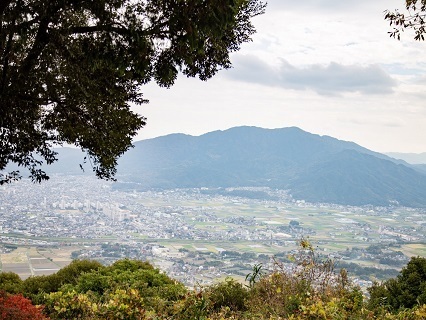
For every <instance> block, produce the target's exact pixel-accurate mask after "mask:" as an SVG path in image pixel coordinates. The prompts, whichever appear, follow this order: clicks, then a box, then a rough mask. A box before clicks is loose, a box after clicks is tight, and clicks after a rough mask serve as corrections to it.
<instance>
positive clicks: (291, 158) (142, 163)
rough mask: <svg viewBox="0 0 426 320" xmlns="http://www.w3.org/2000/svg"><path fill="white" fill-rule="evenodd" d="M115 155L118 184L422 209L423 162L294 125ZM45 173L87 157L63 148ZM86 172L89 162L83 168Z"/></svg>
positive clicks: (166, 140)
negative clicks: (277, 192)
mask: <svg viewBox="0 0 426 320" xmlns="http://www.w3.org/2000/svg"><path fill="white" fill-rule="evenodd" d="M134 145H135V147H134V148H133V149H131V150H129V151H128V152H127V153H125V154H124V155H123V157H122V158H121V159H119V165H118V174H117V179H118V183H117V184H116V187H117V188H128V189H130V190H134V189H136V190H147V189H149V188H159V189H167V188H193V187H210V188H218V187H256V186H263V187H271V188H278V189H288V190H290V193H291V194H292V195H293V197H294V198H295V199H300V200H307V201H310V202H328V203H338V204H344V205H367V204H372V205H381V206H387V205H389V204H400V205H404V206H411V207H426V174H425V171H424V168H423V167H422V166H419V165H417V166H415V165H410V164H408V163H406V162H405V161H403V160H397V159H393V158H391V157H389V156H386V155H384V154H380V153H377V152H374V151H371V150H368V149H366V148H364V147H362V146H359V145H357V144H355V143H353V142H348V141H341V140H338V139H335V138H332V137H329V136H320V135H316V134H311V133H308V132H305V131H303V130H301V129H299V128H296V127H290V128H281V129H263V128H258V127H235V128H231V129H228V130H224V131H213V132H209V133H206V134H203V135H201V136H190V135H185V134H170V135H167V136H162V137H158V138H154V139H148V140H142V141H137V142H135V144H134ZM58 151H59V159H60V160H59V161H58V163H55V164H54V165H52V166H49V167H46V171H47V172H48V174H51V173H63V174H81V173H82V171H81V169H80V167H79V164H80V163H81V162H82V160H83V157H84V154H82V153H81V151H79V150H77V149H67V148H63V149H60V150H58ZM84 167H85V170H86V173H89V174H91V169H90V164H88V163H87V164H85V165H84Z"/></svg>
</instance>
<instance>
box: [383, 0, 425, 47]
mask: <svg viewBox="0 0 426 320" xmlns="http://www.w3.org/2000/svg"><path fill="white" fill-rule="evenodd" d="M405 8H406V10H407V11H408V12H407V13H402V12H400V11H398V10H395V11H389V10H388V11H386V12H385V19H386V20H388V21H389V23H390V25H391V26H393V31H390V32H389V35H390V36H391V37H393V38H397V39H398V40H400V39H401V32H403V31H404V30H405V29H412V30H413V31H414V39H415V40H419V41H420V40H422V41H424V40H425V33H426V29H425V19H426V0H406V1H405Z"/></svg>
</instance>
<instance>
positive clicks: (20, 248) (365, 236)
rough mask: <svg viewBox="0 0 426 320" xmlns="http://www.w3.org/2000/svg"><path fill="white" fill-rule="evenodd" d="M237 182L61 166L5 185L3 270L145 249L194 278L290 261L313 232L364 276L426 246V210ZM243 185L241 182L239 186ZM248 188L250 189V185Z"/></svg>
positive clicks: (164, 265) (48, 268)
mask: <svg viewBox="0 0 426 320" xmlns="http://www.w3.org/2000/svg"><path fill="white" fill-rule="evenodd" d="M239 190H240V191H241V190H247V191H251V193H250V192H248V193H247V194H248V195H259V194H266V195H268V197H267V200H265V199H257V198H246V197H236V196H235V195H233V196H227V193H229V194H230V195H232V194H235V193H233V191H235V189H233V188H228V189H226V190H221V192H220V193H218V192H215V190H209V189H205V188H192V189H173V190H156V191H154V190H152V191H146V192H124V191H119V190H115V188H113V183H112V182H105V181H101V180H97V179H95V178H93V177H88V176H54V177H52V179H51V180H50V181H48V182H45V183H42V184H39V185H38V184H37V185H35V184H33V183H32V182H30V181H28V180H23V181H20V182H17V183H14V184H11V185H6V186H2V187H0V253H1V255H0V257H1V268H2V271H13V272H16V273H18V274H19V275H20V276H21V277H22V278H26V277H29V276H31V275H40V274H50V273H53V272H56V271H57V270H59V269H60V268H61V267H62V266H64V265H66V264H67V263H69V262H70V261H71V259H96V260H99V261H101V262H103V263H105V264H108V263H111V262H113V261H115V260H117V259H122V258H131V259H143V260H145V259H147V260H149V261H151V262H152V263H154V264H155V265H156V266H158V267H159V268H161V269H162V270H164V271H165V272H167V273H168V274H169V275H170V276H172V277H174V278H176V279H178V280H180V281H183V282H184V283H185V284H187V285H189V286H191V285H195V284H197V283H199V284H203V283H211V282H213V281H215V279H220V278H223V277H226V276H234V277H239V278H240V279H244V276H245V275H246V274H248V273H249V272H250V270H251V268H252V267H253V265H255V264H259V263H261V264H262V265H263V267H264V268H265V269H269V270H270V269H272V268H273V267H274V259H275V260H280V261H284V262H288V263H289V264H290V262H291V261H290V260H289V259H288V256H289V255H292V254H296V252H297V243H298V241H299V240H300V239H302V238H303V237H304V238H306V237H308V238H309V239H310V241H312V243H313V244H314V245H315V246H318V248H317V252H318V254H319V255H320V256H327V257H330V256H331V257H332V258H333V259H334V260H335V261H336V266H341V267H345V268H348V269H349V271H352V272H353V276H354V278H355V279H356V281H358V283H360V284H363V285H365V286H367V285H369V284H371V281H372V280H374V279H384V278H387V277H390V276H394V275H396V273H397V272H398V270H399V269H400V268H401V267H402V266H403V265H404V264H406V262H407V261H408V259H409V258H410V256H412V255H422V254H424V253H425V251H426V245H425V240H426V232H425V231H426V211H425V210H424V209H412V208H401V207H392V206H389V207H372V206H365V207H352V206H342V205H331V204H324V203H317V204H310V203H305V202H304V201H295V200H293V199H292V198H291V197H290V196H289V195H288V193H287V192H286V191H283V190H272V189H269V188H240V189H239ZM240 193H241V192H240ZM243 194H244V193H243Z"/></svg>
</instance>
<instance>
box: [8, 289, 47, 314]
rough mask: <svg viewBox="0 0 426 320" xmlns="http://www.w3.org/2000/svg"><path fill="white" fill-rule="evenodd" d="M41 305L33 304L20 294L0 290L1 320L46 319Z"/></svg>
mask: <svg viewBox="0 0 426 320" xmlns="http://www.w3.org/2000/svg"><path fill="white" fill-rule="evenodd" d="M42 310H43V307H40V306H34V305H33V304H32V303H31V300H29V299H27V298H25V297H24V296H22V295H21V294H7V293H6V292H0V319H2V320H47V319H49V318H48V317H46V316H45V315H43V313H42Z"/></svg>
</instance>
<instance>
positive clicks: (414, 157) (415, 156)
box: [386, 152, 426, 165]
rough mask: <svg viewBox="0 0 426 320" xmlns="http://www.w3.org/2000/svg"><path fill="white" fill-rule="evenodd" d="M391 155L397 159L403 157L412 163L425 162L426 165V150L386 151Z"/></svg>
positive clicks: (402, 158)
mask: <svg viewBox="0 0 426 320" xmlns="http://www.w3.org/2000/svg"><path fill="white" fill-rule="evenodd" d="M386 155H388V156H389V157H392V158H395V159H401V160H404V161H406V162H408V163H411V164H424V165H426V152H423V153H399V152H388V153H386Z"/></svg>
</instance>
